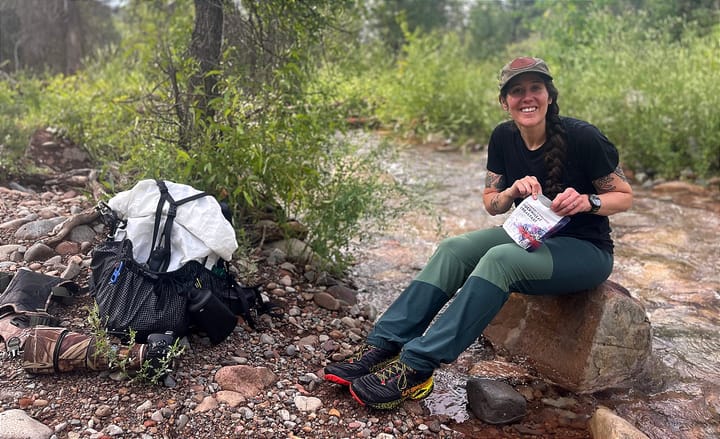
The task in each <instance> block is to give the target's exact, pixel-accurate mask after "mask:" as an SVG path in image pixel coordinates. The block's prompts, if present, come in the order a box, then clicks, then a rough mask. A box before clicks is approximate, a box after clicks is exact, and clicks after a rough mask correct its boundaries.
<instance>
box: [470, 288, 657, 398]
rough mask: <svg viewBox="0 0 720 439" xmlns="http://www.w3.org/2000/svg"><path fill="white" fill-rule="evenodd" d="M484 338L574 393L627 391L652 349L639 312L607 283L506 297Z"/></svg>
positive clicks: (649, 332)
mask: <svg viewBox="0 0 720 439" xmlns="http://www.w3.org/2000/svg"><path fill="white" fill-rule="evenodd" d="M484 335H485V336H486V337H487V338H488V339H489V340H490V341H491V342H492V343H493V345H495V346H496V347H498V348H501V349H505V350H507V351H508V352H509V353H510V354H511V355H517V356H522V357H525V358H526V359H527V360H528V362H529V363H530V364H531V365H532V366H533V367H534V368H535V369H536V370H537V371H538V372H539V373H540V374H542V375H543V376H544V377H546V378H547V379H549V380H551V381H553V382H554V383H556V384H558V385H560V386H562V387H564V388H566V389H568V390H570V391H573V392H576V393H593V392H597V391H600V390H605V389H610V388H624V387H629V386H630V385H632V384H633V382H634V381H635V380H636V379H637V378H638V377H639V376H640V375H641V373H642V371H643V369H644V367H645V365H646V363H647V360H648V359H649V357H650V354H651V351H652V344H651V342H652V340H651V339H652V330H651V327H650V321H649V320H648V318H647V316H646V313H645V308H644V307H643V305H642V304H641V303H640V302H639V301H638V300H636V299H634V298H632V297H631V296H630V293H629V292H628V291H627V290H626V289H625V288H623V287H622V286H620V285H618V284H616V283H614V282H611V281H606V282H605V283H603V284H602V285H601V286H600V287H598V288H596V289H594V290H590V291H587V292H583V293H579V294H574V295H571V296H528V295H524V294H512V295H511V296H510V299H509V300H508V301H507V303H505V306H503V308H502V310H501V311H500V313H499V314H498V315H497V316H496V317H495V319H494V320H493V321H492V322H491V324H490V325H489V326H488V327H487V328H486V329H485V332H484Z"/></svg>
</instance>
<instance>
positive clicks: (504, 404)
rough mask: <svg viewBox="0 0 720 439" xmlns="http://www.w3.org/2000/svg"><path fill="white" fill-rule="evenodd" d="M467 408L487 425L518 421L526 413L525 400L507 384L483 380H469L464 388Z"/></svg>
mask: <svg viewBox="0 0 720 439" xmlns="http://www.w3.org/2000/svg"><path fill="white" fill-rule="evenodd" d="M465 389H466V392H467V399H468V407H469V408H470V410H471V411H472V412H473V414H474V415H475V416H476V417H477V418H478V419H480V420H481V421H483V422H486V423H488V424H509V423H512V422H515V421H519V420H520V419H522V418H523V416H525V413H526V412H527V402H526V401H525V398H524V397H523V396H522V395H521V394H520V393H518V392H517V391H515V389H513V388H512V386H510V385H509V384H506V383H504V382H502V381H495V380H489V379H484V378H471V379H469V380H468V382H467V385H466V386H465Z"/></svg>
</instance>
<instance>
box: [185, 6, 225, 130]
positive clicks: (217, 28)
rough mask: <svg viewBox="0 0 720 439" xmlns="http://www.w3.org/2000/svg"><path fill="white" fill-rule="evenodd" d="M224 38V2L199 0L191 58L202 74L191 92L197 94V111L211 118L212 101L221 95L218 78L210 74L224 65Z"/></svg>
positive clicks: (194, 79)
mask: <svg viewBox="0 0 720 439" xmlns="http://www.w3.org/2000/svg"><path fill="white" fill-rule="evenodd" d="M222 36H223V0H195V27H194V29H193V33H192V41H191V43H190V56H191V57H193V58H194V59H196V60H197V61H198V62H199V65H200V71H199V72H198V73H197V74H196V75H194V76H193V77H192V78H191V79H190V90H191V93H193V94H195V95H196V98H197V104H196V105H197V108H198V109H199V110H200V111H201V114H203V115H204V117H205V118H207V119H211V118H212V117H213V113H212V110H211V109H210V108H209V106H208V102H209V101H210V100H211V99H212V98H214V97H217V96H218V93H217V90H216V88H215V86H216V84H217V77H216V75H215V74H212V73H210V72H212V71H213V70H216V69H218V68H219V66H220V54H221V47H222Z"/></svg>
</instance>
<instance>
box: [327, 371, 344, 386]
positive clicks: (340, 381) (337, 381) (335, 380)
mask: <svg viewBox="0 0 720 439" xmlns="http://www.w3.org/2000/svg"><path fill="white" fill-rule="evenodd" d="M325 381H330V382H331V383H335V384H340V385H341V386H350V381H348V380H346V379H344V378H340V377H339V376H337V375H333V374H325Z"/></svg>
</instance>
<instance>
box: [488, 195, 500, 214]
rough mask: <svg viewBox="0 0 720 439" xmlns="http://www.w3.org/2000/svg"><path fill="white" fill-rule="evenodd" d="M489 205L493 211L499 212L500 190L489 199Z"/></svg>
mask: <svg viewBox="0 0 720 439" xmlns="http://www.w3.org/2000/svg"><path fill="white" fill-rule="evenodd" d="M490 207H491V208H492V210H493V212H495V213H500V192H498V193H496V194H495V196H494V197H493V199H492V201H490Z"/></svg>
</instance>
